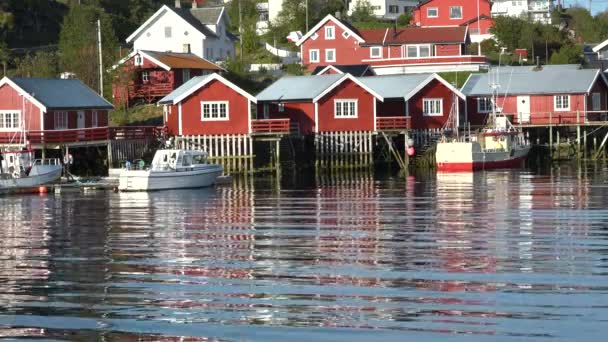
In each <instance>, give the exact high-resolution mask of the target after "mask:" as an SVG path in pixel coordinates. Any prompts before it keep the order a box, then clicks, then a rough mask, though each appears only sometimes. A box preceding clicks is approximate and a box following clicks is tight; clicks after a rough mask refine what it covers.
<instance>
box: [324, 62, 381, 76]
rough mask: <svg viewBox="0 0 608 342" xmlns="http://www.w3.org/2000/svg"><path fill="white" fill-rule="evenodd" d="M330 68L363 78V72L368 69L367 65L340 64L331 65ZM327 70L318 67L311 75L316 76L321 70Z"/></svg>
mask: <svg viewBox="0 0 608 342" xmlns="http://www.w3.org/2000/svg"><path fill="white" fill-rule="evenodd" d="M331 66H332V67H334V68H336V69H338V70H340V71H342V72H343V73H345V74H351V75H353V76H355V77H359V76H365V72H366V71H367V69H369V68H370V65H369V64H351V65H341V64H332V65H331ZM325 68H327V65H325V66H323V65H321V66H318V67H316V68H315V70H314V71H313V72H312V74H313V75H316V74H318V73H319V72H321V71H323V69H325Z"/></svg>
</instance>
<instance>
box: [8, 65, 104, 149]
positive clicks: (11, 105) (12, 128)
mask: <svg viewBox="0 0 608 342" xmlns="http://www.w3.org/2000/svg"><path fill="white" fill-rule="evenodd" d="M112 108H113V106H112V104H111V103H109V102H108V101H106V100H105V99H104V98H102V97H101V96H99V95H97V94H96V93H95V92H94V91H92V90H91V89H90V88H88V87H87V86H85V85H84V84H83V83H82V82H80V81H79V80H75V79H40V78H9V77H4V78H3V79H2V80H1V81H0V144H3V145H7V144H18V143H20V141H19V134H20V132H22V131H25V134H26V138H27V139H28V140H29V139H30V137H32V136H33V135H35V136H40V135H42V134H46V135H49V136H51V135H53V133H54V132H55V131H68V130H77V129H81V130H83V129H88V128H96V127H107V126H108V111H109V110H111V109H112ZM45 132H46V133H45ZM83 134H84V133H83ZM86 137H87V136H85V135H83V136H82V137H81V138H80V140H86Z"/></svg>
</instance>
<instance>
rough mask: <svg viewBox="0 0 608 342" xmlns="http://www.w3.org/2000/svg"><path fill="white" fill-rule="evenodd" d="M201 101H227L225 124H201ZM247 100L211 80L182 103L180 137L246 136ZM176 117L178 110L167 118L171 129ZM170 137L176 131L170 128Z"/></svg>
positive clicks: (203, 122)
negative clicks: (199, 135) (201, 135)
mask: <svg viewBox="0 0 608 342" xmlns="http://www.w3.org/2000/svg"><path fill="white" fill-rule="evenodd" d="M201 101H228V120H224V121H219V120H218V121H202V120H201ZM248 104H249V99H247V98H246V97H245V96H243V95H241V94H239V93H238V92H236V91H235V90H233V89H232V88H230V87H228V86H227V85H225V84H224V83H222V82H220V81H217V80H213V81H211V82H210V83H208V84H206V85H205V86H204V87H201V88H200V89H198V90H197V91H196V92H195V93H194V94H192V95H191V96H189V97H188V98H187V99H185V100H184V101H182V103H181V105H182V135H197V134H207V135H212V134H247V133H249V120H250V113H249V106H248ZM177 116H178V106H173V108H172V110H171V114H170V115H169V117H170V119H169V122H170V124H171V125H173V123H174V122H175V121H177V119H176V118H174V117H177ZM171 132H172V133H173V134H176V133H179V127H177V125H176V126H175V127H171Z"/></svg>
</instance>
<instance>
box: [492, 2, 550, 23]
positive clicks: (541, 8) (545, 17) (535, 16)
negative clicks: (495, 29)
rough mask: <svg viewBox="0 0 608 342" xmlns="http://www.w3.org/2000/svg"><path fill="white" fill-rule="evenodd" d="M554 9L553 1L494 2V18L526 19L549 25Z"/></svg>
mask: <svg viewBox="0 0 608 342" xmlns="http://www.w3.org/2000/svg"><path fill="white" fill-rule="evenodd" d="M553 9H554V7H553V0H515V1H513V0H494V1H493V3H492V16H493V17H496V16H500V15H506V16H511V17H525V18H529V19H530V20H533V21H537V22H541V23H546V24H549V23H551V11H553Z"/></svg>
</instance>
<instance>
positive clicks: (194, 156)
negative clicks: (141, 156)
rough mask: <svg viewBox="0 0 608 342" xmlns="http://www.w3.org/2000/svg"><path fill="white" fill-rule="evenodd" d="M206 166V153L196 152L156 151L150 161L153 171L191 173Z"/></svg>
mask: <svg viewBox="0 0 608 342" xmlns="http://www.w3.org/2000/svg"><path fill="white" fill-rule="evenodd" d="M205 164H207V153H206V152H204V151H196V150H158V151H156V154H155V155H154V159H153V160H152V170H154V171H191V170H192V169H194V168H196V167H198V166H200V165H205Z"/></svg>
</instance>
